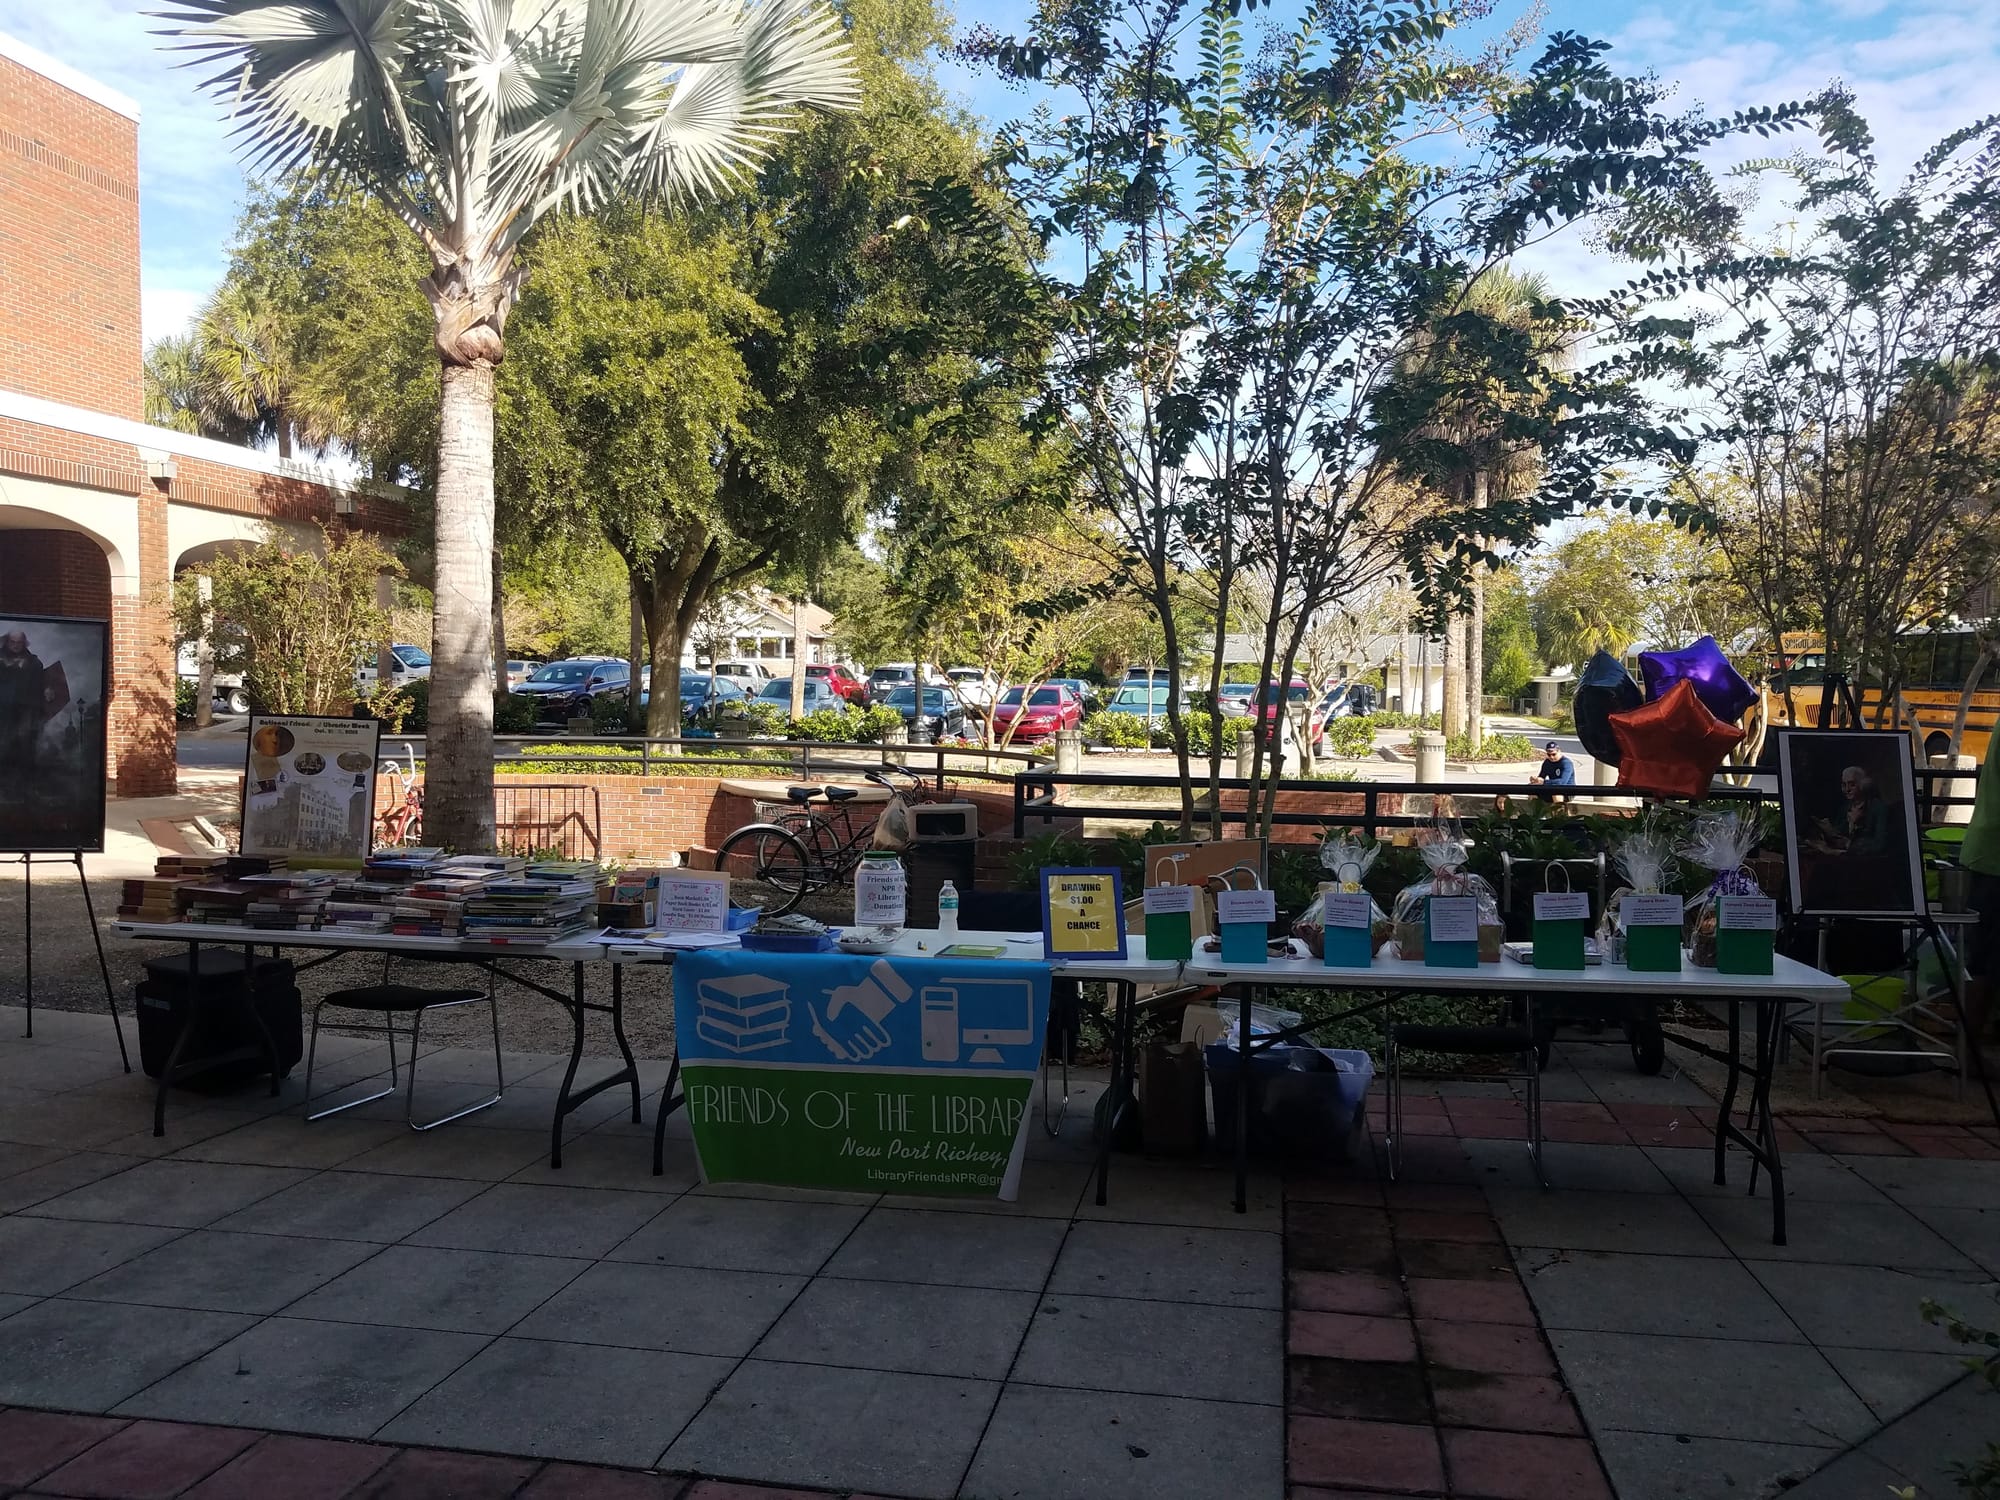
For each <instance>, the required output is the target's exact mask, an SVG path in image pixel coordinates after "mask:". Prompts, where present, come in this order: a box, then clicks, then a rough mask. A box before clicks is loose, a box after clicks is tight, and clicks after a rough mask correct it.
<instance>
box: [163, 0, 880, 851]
mask: <svg viewBox="0 0 2000 1500" xmlns="http://www.w3.org/2000/svg"><path fill="white" fill-rule="evenodd" d="M179 3H180V7H181V8H180V9H179V10H177V11H173V12H170V13H168V14H167V15H166V19H167V20H168V21H169V22H170V23H172V30H171V31H170V33H169V34H170V35H173V36H176V37H179V38H180V39H181V42H180V45H181V46H182V47H184V48H188V49H192V50H193V51H195V52H196V53H197V54H198V55H199V56H200V57H201V58H202V59H204V60H208V61H213V62H218V63H220V64H222V65H223V66H222V68H221V70H220V71H219V72H218V73H217V74H216V75H215V76H214V77H212V78H211V79H209V80H207V86H208V87H210V88H212V89H214V90H215V91H216V92H217V93H218V94H219V95H220V96H221V97H222V98H224V99H225V100H227V101H228V102H229V103H230V105H231V107H232V112H233V114H234V117H235V118H236V120H237V121H238V122H239V123H238V134H239V135H240V136H241V137H243V139H244V141H245V144H246V150H247V154H248V156H249V159H250V163H251V165H252V166H253V167H254V168H255V169H256V170H258V171H260V172H295V171H299V170H302V169H311V170H316V171H320V172H325V173H328V174H331V175H333V176H336V177H340V178H344V179H346V180H348V181H351V182H353V183H355V184H356V185H358V186H359V187H361V188H362V189H363V190H365V191H367V192H369V193H371V194H373V195H374V196H375V197H377V198H378V199H380V200H381V202H382V203H384V204H385V205H386V206H387V207H388V208H389V209H390V210H391V211H392V212H394V213H395V214H396V215H397V217H399V218H400V219H402V221H403V222H404V223H405V224H407V225H408V226H409V227H410V228H411V230H413V231H414V232H415V233H416V235H417V237H418V238H419V239H420V240H421V241H422V242H423V245H424V247H425V249H426V250H428V251H429V252H430V257H431V274H430V275H429V276H427V277H426V278H425V279H424V283H423V289H424V293H425V295H426V296H427V297H428V298H429V299H430V303H431V307H432V309H433V311H434V313H435V315H436V320H437V323H436V344H437V351H438V360H439V364H440V366H441V369H442V392H441V396H440V400H441V403H442V405H441V408H440V411H439V422H438V463H437V495H436V543H435V559H436V562H435V586H436V601H437V602H436V609H435V615H434V619H433V626H432V632H433V644H432V659H433V663H434V667H433V671H432V676H431V700H430V741H429V753H428V771H427V776H428V779H429V787H428V790H427V794H426V807H425V817H426V824H427V828H426V831H427V832H428V833H431V834H432V835H434V836H435V838H436V839H437V841H438V842H440V843H444V844H448V845H452V846H454V847H457V848H460V849H484V848H490V847H492V843H493V697H492V692H493V680H492V677H493V654H492V615H493V611H492V603H493V572H492V558H493V394H494V386H493V377H494V367H495V366H496V365H498V364H499V363H500V361H501V359H502V357H503V356H504V355H505V353H506V341H505V336H504V335H505V329H506V321H507V309H508V307H509V305H510V304H511V302H512V300H513V297H514V293H515V289H516V286H517V284H518V281H519V272H518V270H517V268H516V266H515V261H514V256H515V251H516V249H517V248H518V247H519V245H520V242H521V238H522V236H523V235H525V234H526V233H527V232H528V230H529V229H531V228H532V227H533V226H534V224H535V222H536V221H537V220H538V219H539V218H541V217H542V216H543V215H544V214H546V213H549V212H551V211H553V210H555V209H557V208H559V207H563V206H569V207H573V208H576V209H580V210H588V209H590V208H592V207H593V206H595V205H597V204H599V203H603V202H605V201H608V200H610V199H612V198H614V197H617V196H620V195H624V194H634V195H646V196H652V197H657V198H660V199H664V200H668V201H685V200H687V199H689V198H694V197H700V196H704V195H708V194H712V193H714V192H716V191H717V190H718V189H720V188H721V187H723V186H724V185H725V184H727V183H728V182H730V181H732V180H734V179H735V178H737V177H738V176H739V175H740V174H741V173H742V172H743V171H744V170H745V169H746V168H747V167H749V166H750V165H752V164H753V163H754V162H756V161H757V160H758V159H759V158H760V157H761V156H763V155H764V153H765V152H767V151H768V150H769V149H770V147H771V144H772V143H773V141H775V140H776V139H777V138H778V137H779V136H780V135H782V134H783V133H784V132H785V130H786V129H788V128H789V126H790V123H791V121H792V120H793V118H794V117H795V115H796V114H797V112H798V111H799V110H801V109H807V108H817V109H846V108H851V107H852V106H853V103H854V101H855V98H856V85H855V79H854V72H853V67H852V63H851V60H850V58H849V55H848V51H847V46H846V40H845V38H844V36H843V35H842V32H841V29H840V24H839V21H838V20H837V18H836V17H835V16H834V14H833V12H832V11H831V10H829V9H827V8H826V7H825V6H824V5H822V4H820V3H819V0H758V3H755V4H746V3H745V0H523V3H516V0H179Z"/></svg>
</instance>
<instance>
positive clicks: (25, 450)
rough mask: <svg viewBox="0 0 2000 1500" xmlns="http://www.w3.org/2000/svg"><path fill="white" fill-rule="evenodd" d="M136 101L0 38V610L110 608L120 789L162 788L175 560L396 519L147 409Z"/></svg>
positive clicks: (91, 614) (301, 471)
mask: <svg viewBox="0 0 2000 1500" xmlns="http://www.w3.org/2000/svg"><path fill="white" fill-rule="evenodd" d="M141 359H142V349H141V335H140V322H139V108H138V106H137V105H136V104H134V103H133V102H132V101H131V100H129V99H126V98H124V97H123V96H122V95H119V94H117V93H115V92H113V91H112V90H110V89H107V88H105V87H103V86H102V85H100V84H98V83H96V82H94V81H93V80H91V79H89V78H86V77H84V76H83V75H82V74H80V73H78V72H76V71H75V70H74V69H71V68H68V67H65V66H64V65H62V64H61V63H58V62H55V61H53V60H52V59H49V58H47V57H44V56H42V55H41V54H40V53H37V52H36V51H34V50H33V49H32V48H29V47H27V46H24V45H23V44H21V43H19V42H16V41H14V40H13V39H12V38H9V37H7V36H5V35H4V34H0V612H15V613H22V614H48V615H70V616H78V617H85V618H91V619H108V620H109V621H110V622H111V641H112V662H111V683H110V687H109V699H110V726H111V727H110V741H111V743H110V766H109V774H110V776H111V778H112V783H113V787H114V789H115V791H116V792H117V793H118V794H119V795H121V796H128V797H141V796H154V795H158V794H161V793H165V792H171V791H172V790H173V789H174V713H173V704H174V676H175V669H174V650H173V641H172V639H171V635H170V630H169V624H168V609H167V600H168V592H169V588H170V586H171V583H172V580H173V577H174V575H175V573H176V572H177V571H179V570H180V569H181V568H184V567H186V566H188V565H189V564H191V563H195V562H199V561H202V560H204V559H205V558H208V557H212V556H213V555H214V554H215V553H216V552H217V551H218V550H220V549H223V548H228V547H232V546H241V545H245V544H251V543H255V542H257V541H261V540H263V539H265V538H266V537H267V536H269V535H271V534H272V533H273V531H274V530H276V531H278V532H281V533H291V534H299V532H300V528H309V527H310V526H311V525H312V523H315V522H323V523H328V524H332V523H334V521H335V518H336V517H338V518H339V519H340V521H341V522H343V523H345V524H348V525H362V526H369V525H380V526H383V527H385V528H386V529H398V525H397V523H398V520H399V511H400V507H398V506H396V505H394V504H392V503H390V502H385V501H383V500H380V499H377V498H374V497H371V496H368V495H363V494H358V493H351V492H349V491H347V490H345V489H343V488H342V487H341V486H340V485H339V484H338V483H337V482H336V481H335V480H334V479H333V477H332V476H330V475H328V474H325V473H322V472H319V471H317V470H315V469H314V468H312V467H311V466H308V465H301V464H298V463H295V462H293V461H290V460H280V459H279V458H278V457H277V456H276V455H275V454H267V453H261V452H255V451H252V450H249V449H245V448H238V447H234V446H231V445H229V444H226V443H217V442H213V441H210V440H208V439H206V438H196V437H188V436H185V435H184V434H181V433H177V432H169V431H167V430H165V429H163V428H158V427H149V426H147V425H146V423H145V407H144V397H143V390H142V385H141V377H140V368H141Z"/></svg>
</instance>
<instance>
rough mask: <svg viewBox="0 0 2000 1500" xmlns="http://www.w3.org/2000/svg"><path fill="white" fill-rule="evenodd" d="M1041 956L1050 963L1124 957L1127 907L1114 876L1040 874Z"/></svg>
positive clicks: (1111, 872)
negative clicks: (1043, 955) (1061, 959)
mask: <svg viewBox="0 0 2000 1500" xmlns="http://www.w3.org/2000/svg"><path fill="white" fill-rule="evenodd" d="M1042 950H1043V952H1044V954H1045V955H1046V956H1047V957H1048V958H1050V959H1058V958H1123V957H1124V956H1125V901H1124V893H1123V890H1122V887H1121V881H1120V877H1119V874H1118V872H1117V871H1116V870H1044V871H1042Z"/></svg>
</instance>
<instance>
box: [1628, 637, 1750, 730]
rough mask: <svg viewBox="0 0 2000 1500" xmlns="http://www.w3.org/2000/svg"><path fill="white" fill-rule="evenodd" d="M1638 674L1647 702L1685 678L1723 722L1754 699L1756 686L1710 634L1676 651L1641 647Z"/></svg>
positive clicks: (1737, 716) (1736, 715)
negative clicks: (1735, 665)
mask: <svg viewBox="0 0 2000 1500" xmlns="http://www.w3.org/2000/svg"><path fill="white" fill-rule="evenodd" d="M1639 675H1640V676H1642V677H1644V678H1645V679H1646V700H1647V702H1649V703H1651V702H1657V701H1658V700H1660V699H1661V698H1664V697H1666V695H1667V693H1668V692H1669V691H1670V690H1671V689H1672V688H1673V685H1674V684H1675V683H1677V682H1685V683H1688V684H1689V685H1690V686H1692V687H1693V688H1694V693H1695V696H1696V697H1697V698H1699V699H1701V701H1702V706H1703V707H1705V708H1706V709H1707V710H1708V711H1709V712H1710V713H1712V714H1714V715H1715V716H1716V718H1718V719H1720V720H1721V721H1722V722H1723V723H1725V724H1734V723H1735V722H1736V721H1737V720H1738V719H1740V718H1742V717H1743V715H1744V713H1745V711H1746V710H1748V708H1749V707H1750V705H1751V704H1753V703H1755V702H1756V701H1757V690H1756V689H1755V688H1753V687H1752V686H1750V684H1749V683H1747V682H1745V681H1744V680H1743V674H1742V673H1741V672H1739V671H1737V670H1736V668H1734V667H1732V666H1730V665H1729V658H1728V657H1726V656H1724V655H1723V654H1722V648H1721V647H1720V646H1718V645H1716V644H1715V637H1714V636H1712V635H1705V636H1703V637H1702V638H1701V639H1700V640H1698V641H1696V642H1695V643H1694V644H1693V645H1692V646H1683V647H1681V649H1680V650H1678V651H1641V652H1640V653H1639Z"/></svg>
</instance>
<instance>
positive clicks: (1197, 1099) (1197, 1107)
mask: <svg viewBox="0 0 2000 1500" xmlns="http://www.w3.org/2000/svg"><path fill="white" fill-rule="evenodd" d="M1149 950H1150V945H1149ZM1206 1088H1207V1080H1206V1076H1205V1074H1204V1072H1203V1069H1202V1062H1201V1047H1200V1045H1199V1044H1198V1043H1193V1042H1149V1043H1148V1044H1147V1046H1146V1050H1145V1051H1144V1052H1142V1053H1140V1054H1139V1123H1140V1134H1141V1135H1142V1137H1143V1138H1144V1140H1145V1146H1146V1150H1148V1151H1154V1152H1161V1153H1165V1154H1173V1155H1192V1154H1193V1153H1195V1152H1197V1151H1200V1150H1201V1149H1202V1148H1203V1147H1205V1146H1206V1145H1207V1144H1208V1102H1207V1099H1206V1097H1205V1094H1204V1090H1205V1089H1206Z"/></svg>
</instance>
